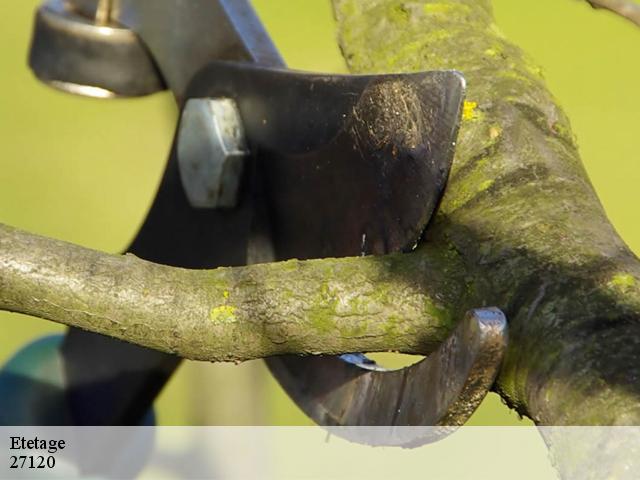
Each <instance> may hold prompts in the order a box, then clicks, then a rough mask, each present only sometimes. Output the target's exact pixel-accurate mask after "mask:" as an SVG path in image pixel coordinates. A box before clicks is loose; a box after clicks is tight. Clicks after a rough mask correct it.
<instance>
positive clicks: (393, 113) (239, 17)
mask: <svg viewBox="0 0 640 480" xmlns="http://www.w3.org/2000/svg"><path fill="white" fill-rule="evenodd" d="M113 1H114V2H116V3H117V8H111V9H110V11H109V15H108V17H109V18H108V20H109V21H110V22H111V24H117V25H121V26H122V27H126V28H128V29H130V31H131V32H135V34H136V38H139V39H140V41H141V42H142V44H143V45H144V48H145V51H146V52H147V53H148V55H149V58H147V60H146V61H147V62H151V63H152V64H153V65H154V66H157V69H158V71H159V72H160V75H161V77H160V78H161V83H162V84H166V85H167V86H168V88H170V89H171V90H172V92H173V93H174V94H175V96H176V98H177V101H178V103H179V105H180V106H181V108H183V114H182V118H181V122H180V126H179V134H178V136H177V143H176V144H174V146H173V148H172V153H171V157H170V159H169V162H168V164H167V169H166V172H165V176H164V178H163V180H162V183H161V186H160V189H159V191H158V194H157V197H156V199H155V201H154V204H153V206H152V208H151V210H150V212H149V215H148V217H147V219H146V221H145V223H144V225H143V227H142V229H141V231H140V232H139V234H138V236H137V237H136V239H135V241H134V242H133V244H132V245H131V247H130V251H131V252H132V253H135V254H136V255H138V256H140V257H142V258H145V259H148V260H151V261H155V262H158V263H164V264H169V265H176V266H182V267H191V268H211V267H215V266H233V265H242V264H246V263H249V262H256V261H273V260H280V259H287V258H294V257H295V258H322V257H328V256H359V255H362V254H384V253H388V252H395V251H401V250H406V249H411V248H412V246H413V245H414V244H415V243H416V242H417V241H418V240H419V238H420V236H421V234H422V232H423V230H424V228H425V226H426V224H427V223H428V221H429V219H430V217H431V215H432V213H433V211H434V209H435V208H436V206H437V202H438V201H439V198H440V197H441V195H442V192H443V189H444V185H445V183H446V180H447V177H448V173H449V168H450V165H451V161H452V158H453V152H454V145H455V140H456V135H457V130H458V122H459V118H460V113H461V106H462V99H463V96H464V88H465V85H464V80H463V78H462V76H461V75H460V74H459V73H457V72H421V73H415V74H396V75H371V76H339V75H319V74H310V73H300V72H291V71H286V70H284V62H283V61H282V59H281V57H280V56H279V54H278V52H277V50H276V49H275V47H274V46H273V43H272V42H271V40H270V38H269V36H268V35H267V33H266V32H265V30H264V28H263V27H262V25H261V24H260V22H259V20H258V19H257V17H256V16H255V13H254V12H253V10H252V9H251V6H250V4H249V2H248V1H247V0H191V1H190V2H184V1H182V0H154V1H153V2H151V1H147V0H113ZM58 3H60V2H58V1H57V0H52V2H51V4H58ZM47 5H50V4H47ZM65 5H66V7H65V8H66V10H64V11H63V12H62V13H60V14H59V15H63V13H64V15H67V14H70V13H69V12H72V13H73V14H79V15H81V16H83V17H84V18H95V17H96V14H97V13H98V14H100V9H99V7H100V5H103V3H101V4H100V5H98V2H97V1H96V0H68V1H67V2H65ZM43 8H44V7H43ZM100 15H102V14H100ZM100 15H99V17H100ZM100 18H103V17H100ZM38 21H40V20H38ZM103 21H104V20H103ZM40 22H41V21H40ZM49 23H51V22H49ZM37 25H38V26H37V30H38V29H40V28H42V29H44V30H45V31H47V29H49V31H50V30H51V28H50V27H49V26H48V25H45V26H39V25H40V24H37ZM92 28H102V27H95V25H92ZM38 35H41V36H42V35H44V34H39V33H38V31H36V35H35V37H36V40H34V51H37V50H38V49H41V50H42V49H44V53H42V52H40V53H38V55H36V54H35V53H32V58H33V57H39V56H44V57H46V53H47V52H46V50H47V46H46V42H41V41H38ZM90 43H91V42H90ZM66 45H68V46H69V48H71V50H73V51H72V53H70V54H69V58H70V59H71V60H72V61H73V63H69V65H72V66H73V68H68V69H67V70H68V72H69V73H68V74H67V73H66V72H60V71H57V70H55V69H54V67H47V68H43V67H42V66H43V65H44V66H47V64H46V62H44V63H43V62H40V63H38V62H35V61H33V60H32V66H33V67H34V69H35V70H36V71H37V72H39V73H38V75H39V76H40V77H42V78H45V79H46V80H49V81H55V82H60V81H62V82H63V83H66V84H70V85H77V84H84V85H98V84H101V85H103V86H102V87H100V88H105V89H107V90H108V91H110V92H112V93H114V94H122V93H123V92H127V91H129V89H130V87H129V85H128V84H127V83H126V82H125V84H121V85H113V84H110V86H109V87H108V88H107V87H105V86H104V84H103V83H101V82H103V80H102V79H101V75H102V73H101V72H102V71H101V70H99V69H95V68H94V69H89V70H86V69H84V68H83V67H82V64H85V65H91V62H92V60H91V58H92V57H91V55H89V54H88V52H87V51H86V50H83V49H82V48H81V49H78V48H77V46H76V45H73V44H72V43H68V44H66ZM74 49H75V50H74ZM51 50H52V51H53V50H55V49H53V48H52V49H51ZM57 54H60V55H64V53H63V51H59V52H57ZM76 57H77V58H76ZM229 61H232V62H229ZM118 65H119V67H121V68H126V67H124V66H123V64H118ZM48 68H51V69H49V70H48ZM114 70H116V69H114ZM134 70H135V67H132V70H131V71H134ZM43 71H45V72H51V71H54V74H47V75H44V74H43V73H42V72H43ZM87 72H88V73H87ZM129 73H131V72H123V75H124V76H125V77H126V76H127V75H128V74H129ZM76 74H77V77H76V78H71V77H72V76H73V75H76ZM105 75H106V74H105ZM159 82H160V81H158V82H156V84H158V83H159ZM76 90H77V89H76ZM80 93H82V92H80ZM219 99H225V101H221V100H219ZM226 100H229V101H230V102H231V103H229V102H227V101H226ZM232 107H233V108H232ZM236 107H237V110H236ZM225 112H226V113H225ZM238 116H239V119H240V120H239V121H238V118H237V117H238ZM232 117H235V120H233V121H232V122H231V123H235V124H237V125H238V126H239V127H242V130H243V131H244V135H240V136H238V135H234V134H231V135H228V134H225V133H224V132H222V131H221V126H222V127H224V126H225V125H228V123H226V121H224V122H222V123H221V122H220V119H223V118H227V119H228V118H232ZM243 139H244V142H243ZM245 143H246V147H247V149H248V151H250V152H251V155H250V156H248V157H247V158H246V159H245V160H244V161H243V162H242V164H243V165H242V167H243V170H244V173H240V169H239V168H237V167H238V165H239V164H240V160H238V159H239V158H241V157H242V158H244V156H245V152H246V150H245V148H244V147H245ZM229 159H232V161H231V162H228V160H229ZM236 160H237V161H236ZM228 166H230V167H231V168H230V169H227V167H228ZM198 172H202V173H198ZM228 172H235V174H233V175H231V176H228V175H226V173H228ZM241 176H243V177H245V179H246V180H247V181H246V182H244V185H242V184H240V182H239V180H240V177H241ZM225 179H226V180H225ZM229 179H231V180H230V181H229ZM229 185H231V186H232V188H229ZM238 185H240V186H238ZM230 192H231V195H229V193H230ZM225 195H228V197H226V196H225ZM232 205H235V207H234V208H233V209H231V210H228V209H219V208H211V207H219V206H227V207H229V206H232ZM194 206H195V207H198V208H194ZM203 207H204V208H203ZM176 233H177V234H176ZM505 342H506V336H505V325H504V318H503V317H502V316H501V314H500V313H499V312H497V311H484V310H478V311H475V312H474V313H473V314H472V315H471V316H470V317H468V318H467V319H466V320H465V321H464V322H463V323H462V324H461V325H460V326H459V327H458V329H457V330H456V331H455V333H454V334H453V335H452V337H451V338H450V339H449V340H448V341H447V342H445V344H443V345H442V346H441V348H440V349H439V350H438V352H437V353H435V354H433V355H432V356H430V357H429V358H428V359H426V360H424V361H423V362H420V363H418V364H416V365H414V366H411V367H408V368H407V369H404V370H400V371H398V372H382V371H380V370H375V371H372V370H370V369H366V368H362V365H358V364H357V363H354V362H353V361H352V360H353V359H354V358H361V356H360V355H358V354H356V355H351V356H348V355H347V356H340V357H326V356H317V357H282V358H275V359H270V360H268V363H269V366H270V368H271V370H272V372H273V373H274V375H275V376H276V377H277V378H278V379H279V381H280V382H281V383H282V385H283V387H284V388H285V389H286V390H287V391H288V392H289V394H290V395H291V396H292V397H293V398H294V400H295V401H296V402H297V403H298V404H299V405H300V406H301V407H302V408H303V409H304V410H305V412H307V413H308V414H309V415H310V416H311V417H312V418H313V419H314V420H316V421H317V422H319V423H321V424H329V425H345V424H348V425H436V424H452V425H456V424H459V423H460V422H461V421H462V419H463V418H466V416H468V414H469V413H470V412H471V411H473V409H474V408H475V406H477V403H478V401H479V399H480V398H481V397H482V396H483V395H484V394H485V393H486V391H487V389H488V388H489V386H490V385H491V383H492V381H493V378H494V376H495V373H496V371H497V365H499V362H500V359H501V356H502V352H503V350H504V344H505ZM64 350H65V354H66V358H67V359H68V370H69V375H70V378H72V379H75V383H74V382H72V383H74V384H77V385H78V388H77V391H75V392H74V393H73V394H72V397H73V398H74V402H75V405H76V409H77V410H78V411H80V412H81V414H76V421H77V422H79V423H91V424H102V423H118V422H119V423H123V422H127V423H135V422H136V416H139V415H141V414H142V413H143V412H144V411H146V410H145V408H147V407H148V403H149V402H150V401H151V400H152V399H153V396H154V395H155V393H156V392H157V391H158V389H159V388H160V387H161V385H162V384H163V382H164V381H166V379H167V378H168V376H169V375H170V374H171V371H172V370H173V368H175V366H176V365H177V361H178V360H177V359H176V358H174V357H170V356H167V355H164V354H159V353H158V352H151V351H146V350H144V349H140V348H137V347H132V346H130V345H126V344H123V343H121V342H116V341H114V340H110V339H106V338H102V337H98V336H92V335H90V334H86V333H83V332H78V331H75V330H72V331H71V332H70V333H69V335H68V336H67V339H66V341H65V346H64ZM114 359H115V360H114ZM133 365H136V367H137V368H132V367H133ZM132 371H134V373H133V374H132ZM432 388H433V389H434V390H431V389H432ZM96 403H97V404H99V405H100V408H97V407H96V411H99V412H100V413H99V414H97V413H95V412H92V411H88V410H87V409H86V408H85V409H84V410H83V405H85V404H89V405H96ZM398 409H399V410H398ZM123 419H124V420H123ZM421 441H428V439H424V438H415V439H411V440H407V441H404V440H403V441H402V442H399V441H395V440H389V442H390V443H392V444H411V443H416V442H421ZM383 443H384V442H383Z"/></svg>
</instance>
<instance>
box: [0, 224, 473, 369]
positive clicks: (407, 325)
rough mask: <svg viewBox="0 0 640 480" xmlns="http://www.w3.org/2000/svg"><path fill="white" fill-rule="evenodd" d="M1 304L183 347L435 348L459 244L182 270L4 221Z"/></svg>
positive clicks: (447, 320)
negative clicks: (453, 248) (426, 251)
mask: <svg viewBox="0 0 640 480" xmlns="http://www.w3.org/2000/svg"><path fill="white" fill-rule="evenodd" d="M0 252H1V255H0V309H4V310H10V311H14V312H22V313H27V314H30V315H35V316H38V317H42V318H48V319H50V320H53V321H56V322H60V323H63V324H65V325H71V326H75V327H80V328H84V329H87V330H91V331H93V332H97V333H102V334H105V335H110V336H113V337H116V338H120V339H123V340H127V341H129V342H133V343H136V344H138V345H142V346H145V347H150V348H154V349H157V350H162V351H164V352H169V353H176V354H177V355H180V356H181V357H184V358H190V359H196V360H210V361H242V360H248V359H252V358H261V357H266V356H269V355H276V354H283V353H345V352H354V351H380V350H399V351H403V352H407V353H423V354H424V353H428V352H430V351H431V350H432V349H433V348H434V347H435V346H436V345H437V343H438V342H440V341H442V340H443V339H444V338H445V337H446V335H447V333H448V331H449V330H450V328H451V327H452V326H453V325H454V323H455V322H454V321H455V320H456V319H457V318H458V316H459V315H461V314H462V313H463V312H462V311H460V310H459V308H458V307H459V306H460V305H463V304H465V303H466V302H464V301H462V299H463V296H464V295H466V292H467V289H466V287H465V286H464V281H463V278H464V277H463V275H462V270H461V269H460V268H459V265H458V266H457V264H456V255H455V254H453V253H452V252H446V251H442V252H436V251H435V250H433V252H432V254H431V255H430V256H429V258H428V259H427V258H424V259H416V258H413V257H412V256H411V255H391V256H387V257H381V258H373V257H369V258H346V259H339V260H338V259H326V260H321V261H317V260H316V261H304V262H302V261H295V260H293V261H288V262H281V263H273V264H263V265H253V266H250V267H242V268H219V269H216V270H210V271H207V270H186V269H180V268H173V267H167V266H163V265H157V264H153V263H150V262H147V261H144V260H141V259H139V258H137V257H134V256H132V255H125V256H119V255H108V254H105V253H100V252H96V251H94V250H89V249H86V248H82V247H79V246H76V245H72V244H69V243H65V242H60V241H56V240H52V239H47V238H44V237H39V236H36V235H31V234H28V233H25V232H22V231H19V230H16V229H12V228H10V227H7V226H3V225H1V224H0Z"/></svg>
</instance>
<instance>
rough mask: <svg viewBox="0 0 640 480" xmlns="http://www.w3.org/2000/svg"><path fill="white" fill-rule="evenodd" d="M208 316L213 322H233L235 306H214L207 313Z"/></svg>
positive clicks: (234, 319)
mask: <svg viewBox="0 0 640 480" xmlns="http://www.w3.org/2000/svg"><path fill="white" fill-rule="evenodd" d="M209 318H210V319H211V321H212V322H213V323H217V324H221V323H222V324H224V323H233V322H235V321H236V320H237V318H236V307H232V306H231V305H221V306H219V307H214V308H212V309H211V312H210V313H209Z"/></svg>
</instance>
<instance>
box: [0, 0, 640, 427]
mask: <svg viewBox="0 0 640 480" xmlns="http://www.w3.org/2000/svg"><path fill="white" fill-rule="evenodd" d="M363 1H366V0H363ZM253 3H254V6H255V7H256V9H257V10H258V13H259V15H260V16H261V18H262V20H263V21H264V23H265V24H266V26H267V28H268V30H269V32H270V33H271V35H272V37H273V38H274V40H275V43H276V44H277V45H278V47H279V48H280V50H281V52H282V53H283V55H284V57H285V58H286V60H287V62H288V64H289V65H290V66H291V67H294V68H299V69H307V70H320V71H338V72H340V71H345V66H344V63H343V61H342V59H341V57H340V53H339V50H338V48H337V46H336V43H335V26H334V23H333V19H332V14H331V9H330V5H329V0H304V1H300V0H297V1H294V0H254V2H253ZM38 4H39V0H20V1H9V0H5V1H4V2H3V6H2V8H1V10H0V11H1V12H2V16H1V18H2V20H1V23H2V28H0V72H1V75H0V92H1V93H0V139H2V162H1V165H0V222H2V223H6V224H10V225H14V226H16V227H20V228H23V229H26V230H29V231H32V232H36V233H39V234H43V235H47V236H51V237H55V238H60V239H64V240H68V241H71V242H74V243H78V244H81V245H85V246H88V247H92V248H95V249H99V250H104V251H108V252H119V251H122V250H123V249H124V248H125V247H126V246H127V245H128V243H129V242H130V241H131V239H132V237H133V236H134V235H135V232H136V231H137V229H138V227H139V226H140V224H141V222H142V220H143V218H144V216H145V212H146V210H147V208H148V207H149V205H150V203H151V201H152V199H153V196H154V192H155V189H156V187H157V184H158V182H159V180H160V176H161V174H162V170H163V167H164V163H165V160H166V156H167V152H168V150H169V146H170V142H171V139H172V135H173V129H174V127H175V122H176V116H177V111H176V108H175V106H174V104H173V101H172V99H171V97H170V95H169V94H166V93H163V94H157V95H154V96H151V97H147V98H142V99H135V100H115V101H100V100H91V99H86V98H80V97H73V96H69V95H65V94H62V93H59V92H56V91H54V90H51V89H49V88H47V87H45V86H43V85H41V84H40V83H38V82H37V81H36V80H35V79H34V77H33V76H32V75H31V74H30V72H29V70H28V68H27V66H26V58H27V50H28V45H29V38H30V33H31V22H32V16H33V12H34V10H35V8H36V6H37V5H38ZM494 6H495V11H496V17H497V22H498V25H499V27H500V28H501V29H502V30H503V31H504V33H505V34H506V35H507V36H508V37H509V38H511V39H512V40H513V41H515V42H516V43H518V44H519V45H521V46H522V47H523V48H524V49H525V50H526V51H528V52H529V53H530V54H531V55H532V57H533V58H534V59H535V60H536V61H537V62H538V63H539V64H541V66H542V67H543V70H544V72H545V76H546V78H547V80H548V83H549V85H550V87H551V90H552V91H553V92H554V93H555V95H556V96H557V98H558V99H559V101H560V103H561V105H563V106H564V108H565V110H566V111H567V112H568V114H569V117H570V118H571V121H572V124H573V127H574V131H575V133H576V135H577V138H578V141H579V144H580V148H581V153H582V156H583V160H584V163H585V165H586V168H587V170H588V172H589V174H590V176H591V179H592V181H593V183H594V185H595V187H596V189H597V191H598V193H599V195H600V198H601V199H602V202H603V203H604V206H605V208H606V210H607V212H608V214H609V216H610V218H611V220H612V221H613V223H614V224H615V226H616V228H617V229H618V231H619V232H620V233H621V235H622V236H623V238H624V239H625V240H626V241H627V243H628V244H629V245H630V246H631V247H632V248H633V249H634V250H635V251H636V252H639V251H640V226H639V225H638V223H637V222H636V215H637V210H636V208H635V202H636V201H637V200H638V196H639V193H638V191H637V185H638V181H639V180H640V166H638V165H637V161H638V139H637V137H636V135H637V132H636V130H637V128H638V122H637V118H638V113H639V112H640V95H638V93H637V88H638V86H639V85H640V61H638V55H637V49H638V46H640V30H638V29H637V28H635V27H634V26H633V25H631V24H630V23H628V22H626V21H624V20H622V19H620V18H617V17H615V16H614V15H612V14H610V13H607V12H596V11H594V10H592V9H591V8H590V7H589V6H588V5H587V4H586V2H583V1H582V0H535V1H534V0H529V1H524V0H496V1H494ZM61 331H63V329H62V328H60V327H58V326H56V325H54V324H52V323H49V322H47V321H44V320H38V319H33V318H29V317H26V316H22V315H17V314H8V313H1V312H0V338H1V339H2V341H1V342H0V362H4V361H5V360H6V358H8V356H10V355H11V354H12V353H13V352H15V351H16V350H17V349H19V348H20V347H21V346H22V345H23V344H24V343H25V342H29V341H30V340H32V339H34V338H37V337H39V336H41V335H43V334H46V333H51V332H61ZM157 411H158V415H159V423H161V424H165V425H166V424H172V425H189V424H192V425H205V424H227V425H233V424H247V425H251V424H256V425H259V424H275V425H278V424H309V423H310V422H309V420H308V419H306V417H305V416H304V415H303V414H302V413H301V412H300V411H299V410H298V409H297V407H295V406H294V405H293V404H292V403H291V402H290V401H289V400H288V398H287V397H286V395H285V394H284V393H283V392H282V391H281V390H280V388H279V387H278V386H277V384H276V383H275V382H274V381H273V380H272V379H271V378H270V377H269V375H268V374H267V372H266V369H265V368H264V366H263V364H262V363H261V362H247V363H245V364H241V365H227V364H224V365H212V364H204V363H196V362H185V363H183V365H182V367H181V368H180V370H179V371H178V373H177V375H175V376H174V378H173V379H172V381H171V382H170V384H169V385H168V386H167V388H166V389H165V390H164V391H163V393H162V395H161V397H160V398H159V400H158V402H157ZM519 422H520V420H519V419H518V417H517V416H516V415H515V414H514V413H513V412H510V411H509V410H508V409H507V408H506V407H504V406H503V405H502V404H501V402H500V400H499V398H498V397H497V396H496V395H495V394H490V395H489V396H488V397H487V400H486V401H485V402H484V404H483V405H482V407H481V408H480V409H479V411H478V412H477V413H476V414H475V415H474V417H473V418H472V420H471V421H470V423H471V424H476V425H477V424H484V425H486V424H499V425H510V424H518V423H519ZM524 423H526V422H524Z"/></svg>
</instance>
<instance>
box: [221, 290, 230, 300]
mask: <svg viewBox="0 0 640 480" xmlns="http://www.w3.org/2000/svg"><path fill="white" fill-rule="evenodd" d="M222 296H223V297H224V298H225V299H226V298H229V290H225V291H224V292H222Z"/></svg>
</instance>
